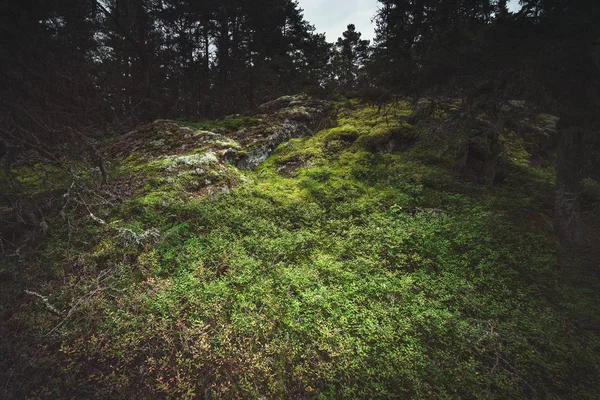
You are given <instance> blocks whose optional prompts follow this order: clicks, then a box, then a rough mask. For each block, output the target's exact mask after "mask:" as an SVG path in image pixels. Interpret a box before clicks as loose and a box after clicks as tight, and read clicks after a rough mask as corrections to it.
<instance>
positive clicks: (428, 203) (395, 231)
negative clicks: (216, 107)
mask: <svg viewBox="0 0 600 400" xmlns="http://www.w3.org/2000/svg"><path fill="white" fill-rule="evenodd" d="M433 106H435V104H433ZM431 107H432V104H429V103H428V102H427V101H425V100H423V101H422V102H420V103H419V104H411V103H408V102H395V103H390V104H386V105H383V106H373V105H370V104H368V103H366V102H363V101H359V100H348V99H340V100H338V101H325V100H316V99H312V98H309V97H307V96H303V95H300V96H286V97H283V98H280V99H277V100H275V101H272V102H270V103H267V104H264V105H263V106H261V107H260V109H259V113H258V114H256V115H246V116H238V115H234V116H231V117H229V118H227V119H224V120H219V121H201V122H199V121H182V120H178V121H171V120H159V121H155V122H153V123H151V124H147V125H143V126H140V127H138V128H136V129H135V130H133V131H131V132H129V133H126V134H124V135H121V136H118V137H116V138H114V139H111V140H109V141H106V142H105V143H103V144H102V146H101V152H102V154H103V157H104V160H105V169H106V171H105V173H106V175H107V177H108V182H107V183H106V184H103V185H102V184H101V180H102V179H101V176H100V175H102V171H101V170H99V169H93V168H80V169H77V168H76V167H75V166H74V167H73V168H71V170H70V171H66V169H62V170H58V169H54V168H53V167H49V166H47V167H46V166H44V165H43V164H41V163H40V164H32V165H27V164H21V165H16V166H15V167H13V172H14V176H15V179H16V180H17V181H18V182H16V185H18V186H19V187H20V188H26V191H27V197H26V198H25V200H23V199H22V200H20V202H18V203H15V202H13V203H9V202H8V200H7V199H9V198H12V197H11V195H12V192H11V191H12V190H14V189H13V188H14V187H15V186H14V185H12V186H11V185H10V184H9V176H7V175H6V172H2V178H3V179H2V191H3V192H4V193H5V195H6V199H5V198H4V197H2V200H1V201H2V203H0V216H1V218H2V221H4V222H3V226H2V232H1V233H2V236H3V237H6V238H12V241H11V242H12V243H14V245H15V246H14V248H6V249H5V248H3V249H2V252H3V254H2V256H1V257H0V301H1V304H2V310H1V312H0V316H1V318H2V323H1V324H0V334H1V335H2V337H3V340H2V344H1V345H0V393H1V396H0V397H4V398H211V399H212V398H257V399H266V398H269V399H270V398H282V399H283V398H301V399H304V398H306V399H313V398H315V399H316V398H319V399H321V398H409V397H414V398H430V399H439V398H572V399H594V398H598V397H600V379H598V378H599V376H600V337H599V335H598V334H599V331H600V301H599V300H600V279H599V278H600V274H599V272H598V271H599V270H598V264H599V260H600V254H598V248H599V246H598V245H599V244H600V243H598V242H597V238H598V237H599V236H598V235H594V233H595V232H599V231H598V229H599V228H600V209H599V208H598V205H599V204H600V186H599V185H598V183H597V182H595V181H592V180H586V181H585V182H584V183H585V192H584V193H583V195H582V196H583V197H584V198H583V205H584V207H585V215H586V218H585V219H586V230H587V231H588V232H591V234H590V235H588V236H589V237H592V238H596V239H593V240H592V241H589V242H588V243H586V244H584V245H581V246H578V247H575V245H573V246H564V245H561V244H559V242H558V241H557V240H556V237H555V236H554V233H553V228H552V217H553V215H552V213H553V206H554V203H553V202H554V200H553V199H554V183H555V181H554V180H555V158H556V155H555V152H554V147H553V135H555V134H556V132H555V124H556V118H554V117H552V116H550V115H546V114H539V113H537V112H533V111H529V110H525V107H526V106H525V105H523V104H521V103H520V102H512V103H511V104H509V105H507V106H506V110H507V111H506V112H507V118H508V120H509V121H510V122H511V123H510V124H507V125H506V128H505V129H503V131H502V132H501V133H500V136H499V141H497V142H495V141H492V142H488V141H486V140H487V139H486V137H487V136H486V132H487V131H486V129H488V128H489V125H490V124H491V123H490V122H489V121H488V118H487V117H486V116H485V115H479V116H477V117H476V118H471V119H466V120H461V119H457V118H451V117H456V115H459V114H461V113H462V112H463V111H464V110H463V109H461V105H460V104H447V105H445V106H444V107H440V108H439V109H435V110H433V111H431V112H424V111H423V110H426V109H428V108H431ZM457 120H459V121H463V125H461V126H460V127H458V128H457V127H455V126H451V125H452V123H455V122H454V121H457ZM465 121H466V122H465ZM486 127H488V128H486ZM517 128H519V129H520V130H519V131H517ZM521 128H522V129H521ZM449 135H450V136H451V138H449ZM494 146H496V147H499V148H500V149H501V151H499V152H496V151H495V147H494ZM490 160H492V161H490ZM490 168H491V170H493V174H492V175H490V171H491V170H490ZM38 211H39V212H38ZM19 218H20V219H21V220H23V222H26V224H25V225H22V224H21V223H20V222H19ZM23 226H25V227H26V228H23ZM594 240H595V241H594ZM21 244H22V245H21ZM19 246H21V247H19Z"/></svg>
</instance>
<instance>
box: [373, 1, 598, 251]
mask: <svg viewBox="0 0 600 400" xmlns="http://www.w3.org/2000/svg"><path fill="white" fill-rule="evenodd" d="M379 1H380V3H381V7H380V11H379V12H378V14H377V16H376V22H377V38H376V43H375V47H374V57H373V60H372V65H371V76H372V77H373V81H374V84H375V85H376V86H378V87H381V88H387V89H388V90H389V91H391V92H392V93H394V94H401V95H405V96H406V95H412V96H415V97H416V98H419V97H423V96H428V95H432V94H437V95H439V94H444V93H446V94H452V95H453V96H456V95H460V96H462V98H463V99H465V100H466V103H467V105H468V106H469V108H470V109H471V110H472V112H473V113H474V114H477V113H486V114H487V115H497V116H498V117H497V121H498V122H497V123H496V126H495V128H496V129H495V133H494V134H490V135H489V137H490V140H492V141H493V140H497V134H498V132H500V131H501V130H502V129H503V128H504V124H505V123H506V121H505V116H503V104H506V101H508V100H510V99H523V100H526V101H527V102H529V103H530V104H533V105H534V106H537V107H539V109H541V110H545V111H547V112H551V113H554V114H555V115H557V116H559V117H560V123H559V137H558V143H557V153H558V160H557V175H556V189H557V190H556V206H555V213H556V216H555V217H556V218H555V228H556V231H557V234H558V235H559V237H560V238H561V239H563V240H566V241H580V240H581V239H582V235H583V228H582V221H581V213H580V205H579V201H580V193H581V190H580V183H581V180H582V178H583V177H585V176H594V177H596V178H597V177H598V170H599V168H598V167H599V166H600V165H599V163H598V157H597V151H596V150H595V149H598V144H599V143H598V142H599V140H600V135H599V134H598V131H599V126H600V24H599V23H598V21H600V2H598V1H596V0H575V1H573V0H521V1H520V5H521V10H520V11H519V12H517V13H510V12H509V10H508V9H507V1H506V0H483V1H482V0H457V1H452V2H451V1H444V0H379Z"/></svg>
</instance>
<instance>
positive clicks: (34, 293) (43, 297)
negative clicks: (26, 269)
mask: <svg viewBox="0 0 600 400" xmlns="http://www.w3.org/2000/svg"><path fill="white" fill-rule="evenodd" d="M25 293H27V294H28V295H31V296H36V297H39V298H40V299H42V301H43V302H44V304H45V305H46V308H48V310H50V311H52V312H53V313H55V314H58V315H62V312H61V311H59V310H58V309H57V308H56V307H54V306H53V305H52V304H50V302H49V301H48V298H47V297H46V296H42V295H41V294H39V293H37V292H32V291H31V290H25Z"/></svg>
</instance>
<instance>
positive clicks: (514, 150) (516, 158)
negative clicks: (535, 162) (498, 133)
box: [501, 131, 529, 168]
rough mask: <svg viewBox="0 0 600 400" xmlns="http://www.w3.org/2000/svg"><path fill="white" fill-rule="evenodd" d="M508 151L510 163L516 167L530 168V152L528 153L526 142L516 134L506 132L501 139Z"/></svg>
mask: <svg viewBox="0 0 600 400" xmlns="http://www.w3.org/2000/svg"><path fill="white" fill-rule="evenodd" d="M501 140H502V142H503V143H504V148H505V149H506V156H507V159H508V162H509V163H510V164H512V165H514V166H516V167H521V168H527V167H529V152H528V151H527V148H526V145H525V141H524V140H523V139H522V138H521V137H519V136H518V135H517V134H516V133H515V132H513V131H508V132H505V133H504V135H503V136H502V137H501Z"/></svg>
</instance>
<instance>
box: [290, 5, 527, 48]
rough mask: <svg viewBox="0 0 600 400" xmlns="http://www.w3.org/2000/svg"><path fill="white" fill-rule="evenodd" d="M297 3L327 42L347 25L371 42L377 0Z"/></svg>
mask: <svg viewBox="0 0 600 400" xmlns="http://www.w3.org/2000/svg"><path fill="white" fill-rule="evenodd" d="M449 1H450V0H449ZM298 3H300V8H302V9H304V18H305V19H306V20H307V21H308V22H310V23H311V24H313V25H314V26H315V27H316V28H317V32H318V33H323V32H325V35H326V36H327V41H328V42H335V41H336V40H337V38H338V37H340V36H342V32H344V31H345V30H346V26H347V25H348V24H354V25H356V29H357V30H358V31H359V32H361V33H362V38H363V39H369V40H371V39H373V36H375V24H373V23H371V19H372V18H373V16H374V15H375V13H376V12H377V6H378V4H379V3H378V2H377V0H298ZM518 3H519V2H518V0H510V1H509V8H510V9H511V10H513V11H514V10H516V9H517V8H518Z"/></svg>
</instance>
